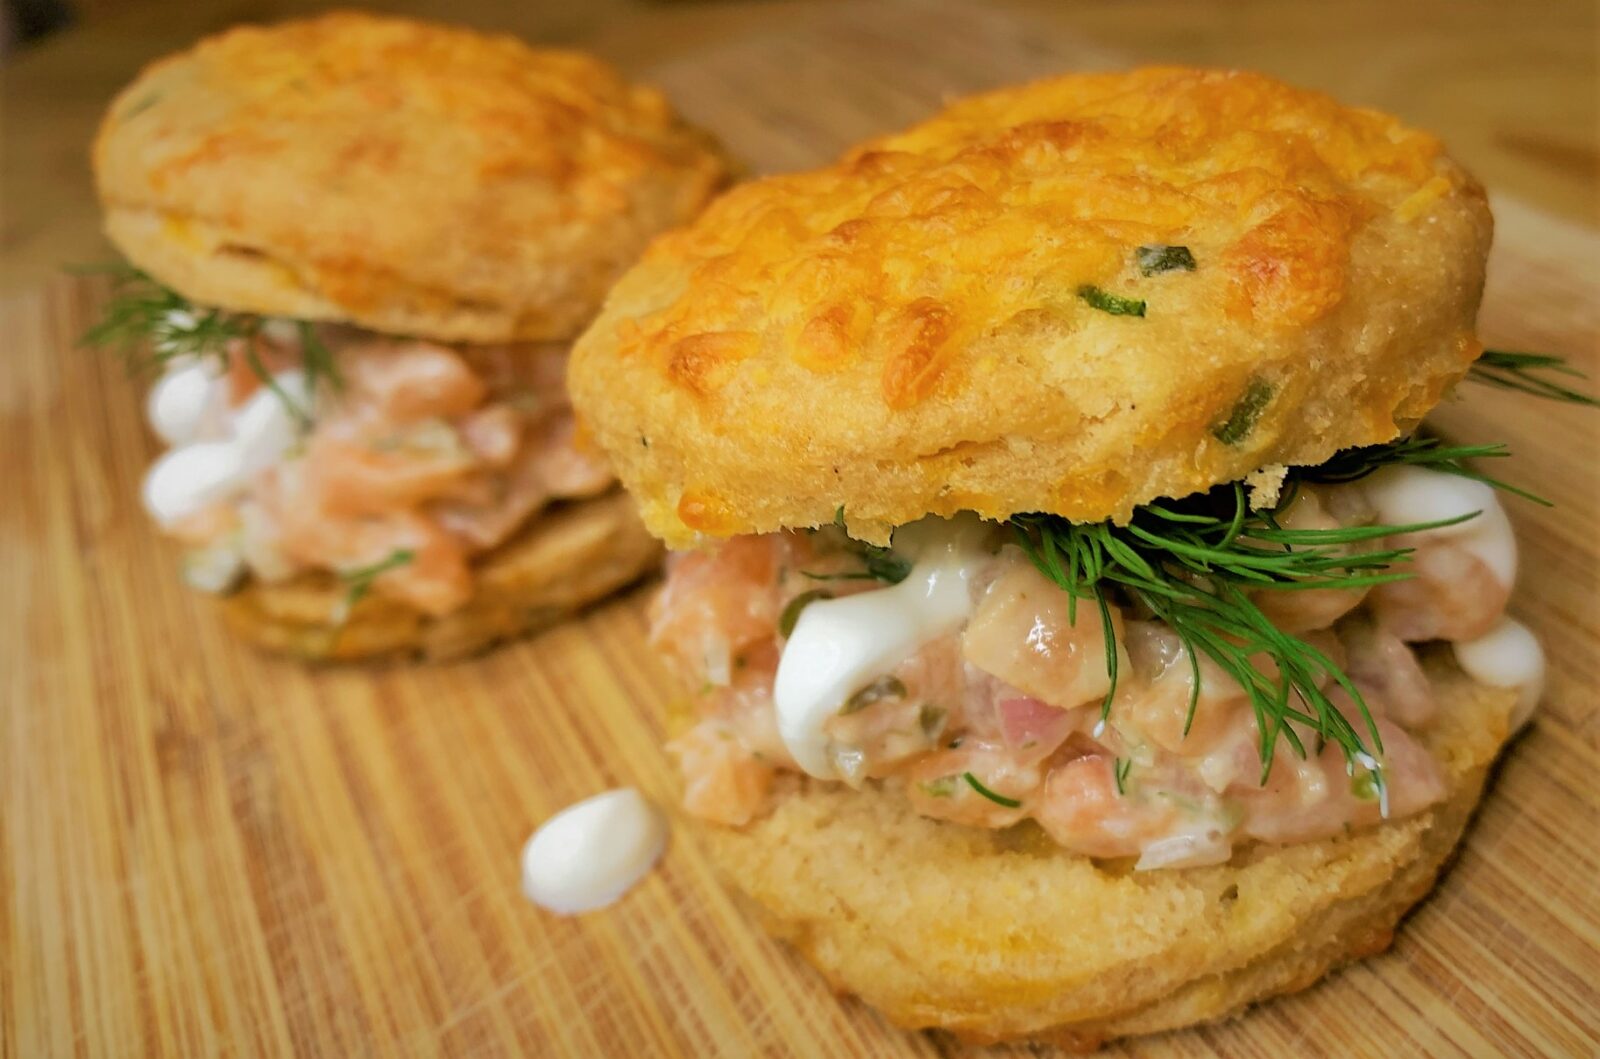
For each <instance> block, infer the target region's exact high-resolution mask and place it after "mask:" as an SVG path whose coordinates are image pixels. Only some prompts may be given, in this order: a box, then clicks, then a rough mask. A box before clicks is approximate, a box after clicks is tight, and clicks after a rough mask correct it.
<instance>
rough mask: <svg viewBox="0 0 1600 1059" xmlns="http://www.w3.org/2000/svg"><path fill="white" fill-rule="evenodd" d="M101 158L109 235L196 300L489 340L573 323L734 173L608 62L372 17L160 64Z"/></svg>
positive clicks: (264, 31) (567, 329)
mask: <svg viewBox="0 0 1600 1059" xmlns="http://www.w3.org/2000/svg"><path fill="white" fill-rule="evenodd" d="M94 162H95V174H96V178H97V181H98V185H99V191H100V196H101V199H102V201H103V204H104V206H105V209H106V214H107V229H108V232H109V234H110V235H111V237H112V239H113V240H114V241H115V242H116V243H117V244H118V246H119V247H120V248H121V249H122V250H123V251H124V252H125V253H127V255H128V256H129V257H130V258H131V259H132V260H133V261H134V263H136V264H138V265H140V266H141V267H143V268H145V269H146V270H147V271H149V272H151V273H153V274H154V275H155V276H156V277H157V278H158V279H161V280H162V281H164V282H166V283H167V284H168V285H170V286H173V287H175V288H177V289H178V290H180V291H181V292H182V293H184V294H185V295H187V296H189V297H190V298H191V300H195V301H198V302H203V303H207V304H215V305H221V306H223V307H226V308H231V309H237V310H242V311H252V312H260V313H267V314H273V315H283V316H293V317H300V318H313V319H347V320H352V321H355V322H358V323H361V324H364V325H367V326H369V327H373V328H377V329H380V330H390V331H401V332H407V333H422V334H427V335H429V336H431V337H435V338H441V339H468V340H479V341H501V340H509V339H547V338H548V339H560V338H571V337H573V336H574V335H575V334H577V332H578V331H580V330H581V329H582V328H583V326H584V325H585V324H587V323H588V322H589V321H590V320H591V319H592V318H593V316H594V313H595V312H596V311H597V310H598V308H599V306H600V302H601V300H602V298H603V297H604V293H605V290H606V288H607V287H608V286H609V284H610V283H611V282H612V281H613V280H614V279H615V278H616V277H617V276H618V275H619V274H620V273H621V272H622V270H623V269H624V268H626V267H627V265H629V264H631V263H632V261H633V260H634V259H635V258H636V257H637V256H638V253H639V252H640V251H641V250H642V249H643V247H644V244H645V243H646V242H647V241H648V239H649V238H650V237H651V236H653V235H655V234H656V233H657V232H659V231H660V230H662V229H663V228H666V227H669V226H671V225H673V224H676V223H680V222H682V221H683V220H686V219H687V218H689V217H690V216H692V215H693V214H694V213H695V212H696V211H698V209H699V208H700V207H701V206H702V205H703V204H704V203H705V201H706V200H708V199H709V198H710V196H711V194H712V193H713V192H714V191H715V190H716V189H717V188H718V187H719V186H720V185H721V184H722V183H724V182H725V180H726V178H727V175H728V170H727V165H726V163H725V161H724V159H723V157H722V156H721V154H720V153H719V152H718V151H717V149H716V148H715V147H714V146H713V145H712V144H711V143H710V141H709V139H708V138H707V137H705V136H704V135H703V134H701V133H699V132H697V131H695V130H692V129H690V128H689V127H687V126H686V125H684V124H683V123H682V122H681V121H679V119H678V118H677V117H676V116H675V115H674V114H673V112H672V110H671V108H670V107H669V106H668V104H667V102H666V101H665V99H664V98H663V97H662V96H661V95H660V93H658V92H656V91H655V90H653V89H649V88H642V87H638V86H633V85H630V84H628V83H627V82H625V81H624V80H623V79H622V78H621V77H620V76H619V75H618V74H617V73H616V72H615V71H614V70H612V69H611V68H610V67H608V66H606V65H605V64H604V63H601V62H600V61H598V60H596V59H594V58H591V57H589V56H586V55H582V54H578V53H574V52H564V51H549V50H535V49H532V48H529V47H527V46H525V45H523V44H522V43H520V42H518V41H516V40H514V39H512V38H510V37H504V36H486V35H483V34H479V33H473V32H468V31H465V30H458V29H450V28H446V27H442V26H436V25H428V24H425V23H420V22H411V21H406V20H402V19H393V18H380V17H375V16H371V15H365V14H357V13H336V14H330V15H326V16H322V17H318V18H314V19H309V20H305V21H298V22H288V23H284V24H281V25H276V26H269V27H240V28H236V29H232V30H229V31H227V32H225V33H222V34H220V35H218V36H215V37H211V38H208V39H206V40H203V41H201V42H200V43H199V44H198V45H196V46H195V47H194V48H192V49H190V50H189V51H186V52H183V53H180V54H178V55H175V56H171V57H169V58H166V59H163V60H161V61H159V62H157V63H155V64H153V65H151V66H150V67H149V68H147V69H146V70H145V71H144V72H143V73H142V74H141V75H140V76H139V77H138V78H137V79H136V80H135V81H134V82H133V84H131V85H130V86H128V88H126V89H125V90H124V91H123V92H122V93H121V94H120V95H119V96H118V97H117V99H116V100H115V102H114V103H113V104H112V106H111V109H110V112H109V113H108V114H107V116H106V118H105V121H104V124H103V126H102V128H101V130H100V135H99V138H98V140H97V141H96V144H95V149H94Z"/></svg>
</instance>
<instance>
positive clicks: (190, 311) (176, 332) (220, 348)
mask: <svg viewBox="0 0 1600 1059" xmlns="http://www.w3.org/2000/svg"><path fill="white" fill-rule="evenodd" d="M77 271H79V272H80V273H87V272H90V271H93V272H97V273H100V274H104V275H109V276H111V278H112V289H113V292H114V293H113V296H112V298H111V301H110V302H109V303H108V304H107V305H106V308H105V315H104V316H103V317H102V318H101V320H100V322H99V323H98V324H95V325H94V326H93V327H91V328H89V330H87V331H85V332H84V333H83V336H82V337H81V338H79V340H78V344H79V345H80V346H97V347H100V348H104V349H115V350H116V351H117V352H119V353H121V354H122V355H123V356H124V357H125V358H127V360H128V363H129V366H130V367H131V368H133V369H138V368H140V367H160V366H162V365H164V364H166V363H167V362H168V361H169V360H172V359H173V358H175V357H185V356H192V357H197V358H200V359H205V358H207V357H213V358H216V359H218V360H219V361H221V362H222V363H224V364H225V363H227V359H228V343H229V342H232V341H233V340H234V339H248V338H252V337H254V336H255V334H256V332H257V331H258V330H259V329H260V327H261V321H260V320H259V319H258V318H256V317H254V316H249V315H244V314H240V313H230V312H225V311H223V310H221V309H201V308H198V307H196V306H195V305H192V304H191V303H190V302H189V301H188V299H186V298H184V297H183V295H181V294H179V293H178V292H176V291H174V290H172V289H170V288H168V287H165V286H162V285H161V284H160V283H157V282H156V281H155V280H154V279H151V278H150V276H148V275H147V274H146V273H144V272H143V271H141V270H140V269H137V268H134V267H133V266H132V265H106V266H100V267H96V268H94V269H92V270H90V269H79V270H77ZM141 350H143V351H145V352H146V353H147V359H145V360H143V361H141V360H139V359H138V356H139V353H140V351H141Z"/></svg>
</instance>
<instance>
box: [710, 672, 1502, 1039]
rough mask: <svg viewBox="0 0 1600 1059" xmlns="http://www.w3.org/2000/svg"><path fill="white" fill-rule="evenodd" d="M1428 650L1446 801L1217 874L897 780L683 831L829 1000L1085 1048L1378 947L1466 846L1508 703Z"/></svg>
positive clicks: (965, 1030) (1221, 1012) (1215, 1014)
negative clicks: (942, 815) (941, 798)
mask: <svg viewBox="0 0 1600 1059" xmlns="http://www.w3.org/2000/svg"><path fill="white" fill-rule="evenodd" d="M1424 661H1425V665H1426V668H1427V671H1428V675H1429V677H1430V679H1431V680H1432V682H1433V684H1434V689H1435V692H1436V693H1437V695H1438V696H1439V702H1440V706H1441V710H1440V715H1439V719H1438V721H1437V722H1435V724H1434V725H1433V726H1432V728H1431V729H1429V730H1428V732H1427V733H1426V736H1427V738H1426V742H1427V745H1428V747H1429V749H1430V750H1431V751H1432V752H1433V753H1434V754H1435V755H1436V756H1437V757H1438V759H1439V760H1440V763H1441V765H1442V771H1443V772H1444V774H1445V776H1446V777H1447V783H1448V785H1449V791H1450V793H1449V795H1448V796H1447V798H1446V800H1445V801H1443V802H1441V803H1440V804H1438V805H1435V806H1434V807H1433V808H1432V809H1430V810H1428V811H1426V812H1424V813H1421V814H1419V815H1416V816H1413V817H1409V818H1407V819H1404V820H1397V821H1393V822H1390V823H1386V824H1382V825H1380V826H1378V827H1375V828H1369V829H1366V830H1362V831H1356V832H1353V833H1350V834H1347V835H1343V836H1340V837H1338V838H1332V839H1325V840H1321V841H1316V842H1306V843H1301V844H1298V845H1293V846H1273V845H1266V844H1255V845H1250V846H1246V847H1244V848H1242V849H1240V850H1239V851H1237V852H1236V853H1235V855H1234V857H1233V859H1232V860H1231V861H1229V862H1228V863H1226V864H1221V865H1216V866H1214V867H1204V868H1183V869H1173V870H1160V871H1150V872H1134V871H1132V870H1131V862H1120V863H1119V862H1105V861H1099V862H1097V861H1094V860H1091V859H1089V858H1087V857H1083V856H1078V855H1075V854H1071V853H1068V852H1066V851H1065V850H1063V849H1061V848H1060V847H1058V846H1056V845H1055V844H1054V843H1052V842H1051V841H1050V840H1049V839H1048V838H1046V837H1045V835H1044V834H1043V832H1042V831H1039V830H1038V829H1037V828H1036V827H1035V826H1034V825H1031V824H1024V825H1019V826H1018V827H1014V828H1010V829H1008V830H1005V831H984V830H981V829H975V828H968V827H962V826H959V825H953V824H948V823H941V822H937V821H933V820H929V819H926V818H923V817H920V816H918V815H916V814H915V813H914V812H913V811H912V810H911V808H910V806H909V804H908V803H907V801H906V800H905V798H904V796H903V795H902V794H901V793H900V792H898V791H894V790H887V789H882V788H877V787H869V788H868V789H866V790H864V791H855V790H851V789H850V788H848V787H845V786H842V785H837V784H822V783H816V782H812V781H809V780H802V779H797V778H792V777H791V778H790V779H788V780H787V781H786V782H787V784H788V786H787V787H783V788H781V789H780V790H779V791H778V792H777V796H776V798H775V802H776V809H775V810H774V811H773V812H772V813H771V814H770V815H769V816H767V817H765V818H763V819H760V820H758V821H756V822H755V823H753V824H751V825H749V826H748V827H745V828H743V829H733V828H725V827H718V826H716V825H710V824H706V823H703V822H699V821H693V822H692V826H694V827H695V828H696V829H697V832H698V834H699V837H700V838H701V840H702V841H704V842H705V843H706V845H707V846H708V847H709V849H710V852H711V855H712V858H713V860H714V861H716V862H717V864H718V866H719V868H720V869H721V870H722V872H723V873H724V874H725V875H726V876H727V878H728V879H729V880H731V882H732V884H733V885H734V886H735V887H736V888H737V889H738V890H739V891H741V892H742V893H743V894H744V895H745V896H746V897H748V898H749V899H750V900H751V901H752V902H753V903H754V905H755V906H756V908H757V913H758V916H759V918H760V919H761V920H762V921H763V922H764V924H765V925H766V926H767V928H768V929H769V930H770V931H771V932H772V933H773V934H774V935H776V936H778V937H780V938H783V939H785V940H787V941H788V942H790V943H791V944H793V945H794V946H795V947H796V948H797V949H799V950H800V951H801V953H803V954H804V955H805V956H806V958H807V959H809V960H810V961H811V962H812V963H813V964H815V965H816V966H817V968H818V969H819V970H821V971H822V973H823V974H824V975H825V976H826V977H827V979H828V980H829V982H830V983H831V984H832V985H833V986H834V988H835V989H837V990H839V991H840V992H844V993H853V994H855V995H857V996H859V997H860V998H861V999H862V1000H864V1001H866V1002H867V1003H869V1004H871V1005H873V1006H874V1007H877V1008H879V1009H881V1010H882V1011H883V1012H884V1014H886V1015H887V1016H888V1017H889V1018H890V1019H891V1020H893V1021H894V1022H896V1023H898V1024H900V1025H902V1026H905V1027H908V1028H915V1029H924V1028H939V1029H944V1030H948V1031H950V1032H952V1033H954V1034H955V1035H957V1036H958V1037H960V1038H962V1039H964V1040H968V1041H972V1042H979V1043H992V1042H996V1041H1002V1040H1010V1039H1016V1038H1028V1039H1033V1040H1041V1041H1048V1042H1051V1043H1054V1044H1058V1045H1062V1046H1065V1047H1068V1048H1080V1049H1084V1050H1089V1049H1093V1048H1095V1047H1097V1046H1098V1045H1099V1044H1101V1043H1102V1042H1104V1041H1106V1040H1109V1039H1111V1038H1114V1037H1121V1036H1126V1035H1130V1034H1140V1033H1154V1032H1158V1031H1162V1030H1170V1029H1176V1028H1178V1027H1182V1026H1191V1025H1194V1024H1196V1023H1200V1022H1207V1021H1211V1020H1214V1019H1221V1018H1226V1017H1228V1016H1231V1015H1235V1014H1237V1013H1239V1012H1240V1011H1242V1010H1243V1009H1244V1008H1245V1007H1246V1006H1248V1005H1249V1004H1252V1003H1254V1002H1255V1001H1258V1000H1262V999H1264V998H1266V997H1269V996H1273V995H1276V994H1279V993H1290V992H1294V991H1296V990H1299V989H1304V988H1306V987H1308V986H1310V985H1311V984H1312V983H1314V982H1316V981H1317V980H1318V979H1319V978H1321V977H1322V976H1323V975H1324V974H1326V973H1327V972H1328V971H1329V970H1330V969H1331V968H1333V967H1335V966H1337V965H1339V964H1341V963H1344V962H1346V961H1349V960H1354V959H1358V958H1360V957H1363V956H1367V955H1371V954H1373V953H1377V952H1381V951H1382V950H1383V949H1385V948H1387V947H1388V945H1389V943H1390V941H1391V940H1392V939H1393V935H1394V928H1395V924H1396V923H1397V922H1398V921H1399V919H1400V917H1401V916H1402V915H1404V914H1405V912H1406V911H1407V909H1409V908H1410V907H1411V906H1412V905H1414V904H1415V903H1416V902H1417V901H1419V900H1421V898H1422V897H1423V896H1424V895H1425V894H1426V893H1427V892H1428V890H1429V889H1430V888H1431V887H1432V886H1433V883H1434V880H1435V879H1436V878H1437V876H1438V874H1439V870H1440V867H1441V866H1442V865H1443V863H1444V861H1445V860H1446V858H1447V857H1448V856H1449V854H1450V852H1451V850H1452V849H1453V848H1454V847H1455V845H1456V842H1457V841H1458V840H1459V839H1460V837H1461V833H1462V830H1463V829H1464V827H1465V826H1466V823H1467V820H1468V819H1469V818H1470V816H1471V814H1472V810H1473V808H1474V806H1475V805H1476V804H1477V800H1478V796H1479V794H1480V793H1481V791H1482V789H1483V783H1484V777H1485V775H1486V774H1487V771H1488V768H1489V765H1490V764H1491V763H1492V761H1493V760H1494V757H1495V755H1496V754H1497V753H1498V751H1499V749H1500V747H1501V746H1502V745H1503V744H1504V743H1505V740H1506V737H1507V734H1508V718H1509V716H1510V713H1511V709H1512V706H1513V704H1514V701H1515V694H1514V693H1513V692H1509V691H1502V690H1500V689H1491V688H1486V687H1483V686H1481V685H1477V684H1474V683H1473V682H1471V681H1470V680H1468V679H1467V678H1466V677H1465V676H1464V675H1462V674H1461V673H1460V672H1459V671H1458V670H1456V669H1455V668H1454V664H1453V662H1451V661H1450V660H1449V658H1448V652H1432V653H1430V655H1429V657H1427V658H1426V659H1425V660H1424Z"/></svg>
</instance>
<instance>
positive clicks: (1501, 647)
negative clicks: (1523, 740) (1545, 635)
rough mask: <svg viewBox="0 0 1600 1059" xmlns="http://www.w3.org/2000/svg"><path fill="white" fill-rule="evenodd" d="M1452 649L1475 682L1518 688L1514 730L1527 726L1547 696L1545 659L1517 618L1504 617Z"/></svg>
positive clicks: (1512, 724) (1513, 713)
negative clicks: (1544, 695) (1545, 692)
mask: <svg viewBox="0 0 1600 1059" xmlns="http://www.w3.org/2000/svg"><path fill="white" fill-rule="evenodd" d="M1452 647H1453V648H1454V650H1455V655H1456V662H1457V664H1459V665H1460V666H1461V669H1462V671H1463V672H1465V673H1466V674H1467V676H1469V677H1471V678H1472V679H1473V680H1476V681H1477V682H1478V683H1480V684H1487V685H1489V686H1490V687H1492V688H1516V689H1517V705H1516V707H1515V709H1514V710H1513V711H1512V713H1511V730H1512V731H1516V730H1517V729H1518V728H1521V727H1522V726H1523V725H1525V724H1527V723H1528V721H1529V719H1531V718H1532V717H1533V711H1534V707H1536V706H1538V705H1539V698H1540V696H1542V695H1543V694H1544V680H1545V658H1544V648H1542V647H1541V646H1539V638H1538V637H1537V636H1535V635H1533V632H1532V631H1531V630H1530V629H1529V628H1528V627H1527V626H1526V625H1523V624H1522V623H1521V622H1519V621H1517V620H1516V619H1515V618H1502V619H1500V624H1498V625H1496V626H1495V627H1494V628H1493V629H1490V630H1489V631H1488V632H1487V633H1485V634H1484V635H1483V636H1480V637H1478V638H1477V639H1476V640H1460V641H1457V642H1456V643H1455V644H1453V645H1452Z"/></svg>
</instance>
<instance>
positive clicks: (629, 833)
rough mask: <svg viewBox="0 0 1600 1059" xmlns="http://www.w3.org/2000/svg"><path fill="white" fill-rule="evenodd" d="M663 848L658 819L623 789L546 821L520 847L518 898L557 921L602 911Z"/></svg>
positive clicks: (638, 798)
mask: <svg viewBox="0 0 1600 1059" xmlns="http://www.w3.org/2000/svg"><path fill="white" fill-rule="evenodd" d="M666 843H667V825H666V821H665V820H664V819H663V818H662V816H661V813H660V812H659V811H657V809H656V807H655V806H653V805H651V804H650V802H649V801H647V800H646V799H645V797H644V796H643V795H641V794H640V793H639V792H638V791H637V790H635V789H633V788H632V787H624V788H622V789H621V790H615V791H607V792H605V793H604V794H597V795H595V796H594V797H592V798H586V799H584V800H583V801H581V802H578V803H577V804H575V805H571V806H568V807H567V808H565V809H563V810H561V812H559V813H557V814H556V815H554V816H552V817H551V818H550V819H549V820H546V821H545V822H544V824H543V825H542V826H540V828H539V830H537V831H535V832H534V833H533V837H532V838H530V839H528V842H527V845H525V846H523V847H522V892H523V894H524V895H526V896H527V898H528V900H530V901H532V902H533V903H534V904H536V905H539V906H540V907H541V908H546V909H549V910H550V911H552V912H555V913H557V914H558V915H564V916H569V915H575V914H577V913H579V912H588V911H590V910H591V909H595V908H603V907H604V906H606V905H609V904H611V903H612V902H613V901H615V900H616V899H617V898H619V897H621V896H622V895H623V894H624V893H626V892H627V891H628V890H629V889H631V888H632V887H633V885H634V884H635V883H637V882H638V881H639V880H640V879H642V878H644V875H645V873H646V872H648V871H649V870H650V868H651V867H652V866H653V865H654V864H655V862H656V860H657V859H658V858H660V856H661V851H662V849H664V848H665V847H666Z"/></svg>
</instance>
